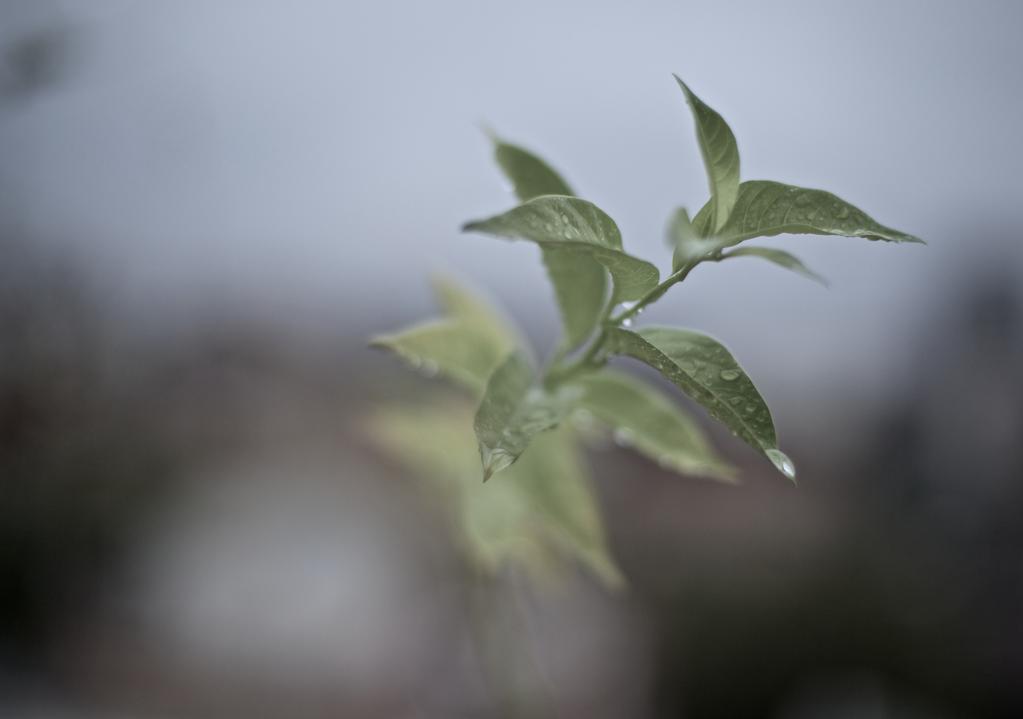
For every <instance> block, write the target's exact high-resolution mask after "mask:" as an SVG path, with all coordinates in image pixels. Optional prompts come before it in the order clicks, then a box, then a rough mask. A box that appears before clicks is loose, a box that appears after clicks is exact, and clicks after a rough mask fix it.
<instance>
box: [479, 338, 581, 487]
mask: <svg viewBox="0 0 1023 719" xmlns="http://www.w3.org/2000/svg"><path fill="white" fill-rule="evenodd" d="M567 410H568V406H567V404H566V403H565V401H564V394H558V395H554V394H551V393H548V392H547V391H545V390H544V389H543V388H541V387H540V386H538V385H537V377H536V372H535V370H534V369H533V367H532V365H530V363H529V361H528V360H527V359H526V358H525V356H524V355H523V354H522V353H521V352H513V353H512V354H510V355H509V356H508V358H507V359H506V360H505V361H504V362H503V363H502V364H501V365H500V366H498V368H497V369H496V370H494V373H493V374H492V375H491V376H490V379H489V380H488V381H487V388H486V390H485V391H484V393H483V400H482V401H481V402H480V406H479V409H478V410H477V411H476V419H475V421H474V427H475V429H476V439H477V440H478V441H479V448H480V458H481V460H482V461H483V481H484V482H485V481H486V480H487V479H489V478H490V477H491V475H493V474H495V473H497V472H500V471H501V470H502V469H505V468H507V467H509V466H511V464H512V463H513V462H515V460H517V459H518V458H519V455H521V454H522V453H523V452H524V451H526V447H528V446H529V442H530V440H532V439H533V437H534V436H535V435H537V434H539V433H540V432H544V431H547V430H549V429H554V428H555V427H556V426H558V423H559V422H560V421H561V419H562V418H563V417H564V415H565V413H566V412H567Z"/></svg>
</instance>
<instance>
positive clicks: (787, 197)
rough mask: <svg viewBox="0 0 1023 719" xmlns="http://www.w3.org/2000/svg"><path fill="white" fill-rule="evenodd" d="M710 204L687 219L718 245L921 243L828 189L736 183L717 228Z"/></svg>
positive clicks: (752, 182)
mask: <svg viewBox="0 0 1023 719" xmlns="http://www.w3.org/2000/svg"><path fill="white" fill-rule="evenodd" d="M712 219H713V207H712V205H711V203H709V202H708V203H707V204H706V205H704V206H703V209H701V210H700V211H699V212H698V213H697V214H696V217H695V218H694V219H693V225H694V227H695V228H696V231H697V233H698V234H699V235H700V236H702V237H709V236H711V235H714V236H715V239H716V240H717V244H718V247H729V246H731V245H736V244H738V243H740V242H743V241H744V240H749V239H751V238H754V237H770V236H772V235H781V234H791V235H842V236H845V237H863V238H865V239H868V240H886V241H888V242H923V241H922V240H921V239H919V238H917V237H914V236H913V235H907V234H906V233H905V232H900V231H899V230H893V229H892V228H890V227H885V226H884V225H882V224H880V223H878V222H876V221H875V220H874V219H872V218H871V217H869V216H868V215H867V214H866V213H865V212H863V210H860V209H859V208H857V207H854V206H853V205H850V204H849V203H848V202H846V201H845V200H842V199H840V198H838V197H836V196H835V195H833V194H831V193H830V192H825V191H824V190H811V189H807V188H804V187H795V186H793V185H783V184H782V183H780V182H770V181H768V180H751V181H749V182H744V183H742V184H741V185H740V186H739V199H738V201H737V202H736V203H735V209H734V210H733V212H732V216H731V217H730V218H729V220H728V222H727V223H725V225H724V226H723V227H720V228H719V229H718V230H717V231H716V232H714V231H712V229H711V225H712Z"/></svg>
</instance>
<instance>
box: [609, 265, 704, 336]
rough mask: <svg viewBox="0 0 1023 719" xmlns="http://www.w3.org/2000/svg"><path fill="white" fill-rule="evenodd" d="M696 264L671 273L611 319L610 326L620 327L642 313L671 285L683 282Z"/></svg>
mask: <svg viewBox="0 0 1023 719" xmlns="http://www.w3.org/2000/svg"><path fill="white" fill-rule="evenodd" d="M697 264H698V263H696V262H692V263H689V264H687V265H683V266H682V267H681V268H679V270H678V271H677V272H675V273H673V274H671V275H668V277H666V278H665V280H664V282H662V283H661V284H659V285H657V286H656V287H654V288H653V289H652V290H650V291H649V292H647V293H646V294H645V295H643V296H642V297H640V298H639V300H638V301H637V302H636V304H634V305H633V306H632V307H630V308H629V309H627V310H625V311H624V312H622V313H621V314H620V315H618V316H617V317H612V318H611V319H610V320H609V322H610V323H611V324H612V325H620V324H621V323H622V322H624V321H625V320H627V319H629V318H630V317H635V316H636V315H638V314H639V313H640V312H642V311H643V309H644V308H645V307H646V306H647V305H648V304H650V303H651V302H654V301H655V300H658V299H660V298H661V296H662V295H663V294H664V293H665V292H667V291H668V290H669V289H670V288H671V286H672V285H675V284H678V283H679V282H681V281H682V280H684V279H685V278H686V276H687V275H688V274H689V273H690V272H691V271H692V269H693V268H694V267H696V265H697Z"/></svg>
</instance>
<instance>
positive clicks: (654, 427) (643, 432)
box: [574, 368, 735, 480]
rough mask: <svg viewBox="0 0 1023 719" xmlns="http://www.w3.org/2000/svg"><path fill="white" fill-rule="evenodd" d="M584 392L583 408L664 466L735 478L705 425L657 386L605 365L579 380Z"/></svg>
mask: <svg viewBox="0 0 1023 719" xmlns="http://www.w3.org/2000/svg"><path fill="white" fill-rule="evenodd" d="M574 384H576V385H578V386H579V387H581V388H582V390H583V395H582V397H581V399H579V400H578V406H579V407H580V408H582V410H583V411H586V412H589V413H591V414H592V415H593V416H594V417H596V418H597V419H599V420H600V421H601V422H603V423H604V424H606V425H608V426H609V427H610V428H611V429H612V431H613V432H614V436H615V439H616V440H617V441H618V442H620V443H621V444H624V445H628V446H630V447H634V448H635V449H636V450H637V451H639V452H640V453H642V454H645V455H646V456H648V457H650V458H651V459H653V460H654V461H655V462H657V463H659V464H660V465H661V466H663V467H666V468H669V469H673V470H675V471H677V472H682V473H685V474H696V475H700V476H705V477H714V478H716V479H724V480H730V479H732V478H733V477H734V475H735V472H734V469H733V468H732V467H731V466H729V465H728V464H727V463H726V462H724V461H723V460H721V459H720V458H719V457H718V456H717V454H716V453H715V452H714V450H713V449H711V446H710V444H709V442H708V441H707V439H706V437H705V436H704V434H703V431H702V430H701V429H700V427H699V425H697V424H696V422H695V421H694V420H693V419H692V418H690V417H689V416H688V415H687V414H686V413H685V412H683V411H682V408H681V407H679V406H678V405H676V404H675V403H674V402H672V401H670V400H669V399H667V398H666V397H665V396H664V395H662V394H661V393H660V392H658V391H657V390H656V389H654V388H653V387H650V386H649V385H647V384H646V383H644V382H642V381H640V380H638V379H635V378H633V377H631V376H629V375H627V374H624V373H622V372H618V371H616V370H613V369H608V368H604V369H602V370H600V371H598V372H594V373H593V374H590V375H586V376H584V377H581V378H579V379H578V380H575V382H574Z"/></svg>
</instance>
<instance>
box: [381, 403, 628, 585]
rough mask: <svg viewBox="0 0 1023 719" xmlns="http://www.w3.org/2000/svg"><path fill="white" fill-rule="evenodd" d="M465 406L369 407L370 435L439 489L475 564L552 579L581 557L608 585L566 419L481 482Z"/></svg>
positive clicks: (600, 534) (599, 530)
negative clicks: (496, 477) (510, 566)
mask: <svg viewBox="0 0 1023 719" xmlns="http://www.w3.org/2000/svg"><path fill="white" fill-rule="evenodd" d="M471 423H472V412H471V410H470V409H469V408H468V407H465V406H463V404H462V403H460V402H443V403H431V404H427V405H420V404H416V405H399V406H394V407H383V408H378V409H376V410H375V411H374V412H373V414H372V415H371V416H370V417H369V421H368V422H367V423H366V426H367V429H368V431H369V433H370V436H371V439H372V440H373V441H374V442H375V443H376V444H377V445H378V446H380V447H381V449H383V450H384V451H386V452H387V454H388V455H390V456H392V457H394V458H395V459H396V460H397V461H398V462H399V463H401V464H402V465H404V466H405V467H406V468H407V469H408V471H409V472H411V473H413V474H415V475H418V476H420V477H422V478H423V480H424V485H425V486H426V487H427V488H431V487H432V488H434V489H435V490H436V491H438V492H439V493H441V494H442V495H444V500H445V501H444V502H443V504H442V506H443V507H444V508H445V509H446V510H447V511H450V513H451V514H450V517H451V521H450V522H449V523H448V524H447V526H448V527H450V528H451V530H452V532H453V535H454V539H455V543H456V545H457V546H459V547H460V548H461V549H462V550H463V551H464V552H465V554H466V556H467V558H468V559H469V560H470V561H471V562H472V563H473V564H474V565H475V566H477V567H479V568H480V569H482V570H484V571H488V572H497V571H498V570H500V569H501V568H503V567H504V566H506V565H507V564H509V563H513V564H515V565H517V566H519V567H522V568H523V569H524V570H526V571H527V572H528V573H529V574H530V575H531V576H532V577H533V578H534V579H536V580H537V581H545V582H554V581H557V580H558V579H559V578H560V577H562V576H564V574H565V570H566V569H568V567H567V566H566V564H567V563H568V562H570V561H571V560H573V559H577V560H579V561H580V562H581V563H582V564H584V565H585V566H586V567H587V568H588V569H590V570H591V571H592V572H593V573H594V574H595V576H596V577H597V578H598V579H600V580H602V581H603V582H604V583H605V584H606V585H607V586H609V587H612V588H614V587H620V586H621V585H622V583H623V579H622V576H621V573H620V571H619V570H618V568H617V566H616V565H615V562H614V559H613V558H612V557H611V556H610V554H609V553H608V550H607V542H606V539H605V535H604V526H603V523H602V521H601V517H600V513H599V509H598V505H597V501H596V497H595V496H594V493H593V489H592V487H591V485H590V480H589V477H588V476H587V473H586V471H585V469H584V463H583V461H582V457H581V456H580V450H579V446H578V442H577V441H576V438H575V436H574V433H573V432H572V431H571V430H570V429H568V428H567V427H563V428H559V429H556V430H553V431H551V432H544V433H543V434H540V435H537V436H536V437H535V438H534V440H533V442H532V443H531V444H530V446H529V449H528V450H526V452H525V453H524V454H523V455H522V457H521V458H520V459H519V461H518V462H516V463H515V464H514V465H512V466H511V467H509V468H507V469H506V470H505V471H504V473H503V474H502V476H501V478H500V481H494V482H488V483H486V484H481V483H480V481H479V456H478V453H477V447H476V443H475V442H474V441H473V437H472V433H470V432H467V431H466V429H467V427H468V426H469V425H470V424H471Z"/></svg>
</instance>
